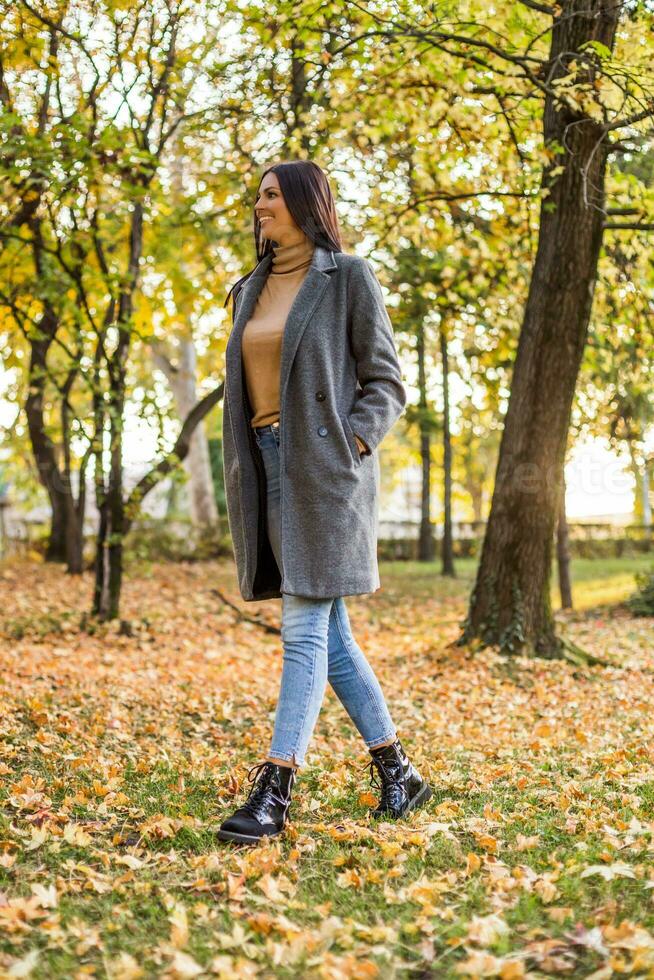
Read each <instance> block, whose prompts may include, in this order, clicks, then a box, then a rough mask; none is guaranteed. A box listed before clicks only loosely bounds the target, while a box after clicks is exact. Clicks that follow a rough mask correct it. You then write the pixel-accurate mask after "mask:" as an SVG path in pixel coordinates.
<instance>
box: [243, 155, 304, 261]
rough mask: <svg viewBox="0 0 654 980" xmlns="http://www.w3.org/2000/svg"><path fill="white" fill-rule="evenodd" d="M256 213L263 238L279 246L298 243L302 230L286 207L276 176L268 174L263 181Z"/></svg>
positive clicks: (256, 201)
mask: <svg viewBox="0 0 654 980" xmlns="http://www.w3.org/2000/svg"><path fill="white" fill-rule="evenodd" d="M254 211H255V214H256V216H257V218H258V219H259V222H260V226H261V235H262V237H263V238H269V239H270V240H271V241H274V242H277V243H278V244H279V245H291V244H293V243H295V242H296V241H298V238H299V236H300V235H301V229H300V228H299V227H298V225H296V224H295V222H294V221H293V218H292V217H291V214H290V212H289V210H288V208H287V207H286V204H285V202H284V198H283V195H282V192H281V189H280V186H279V181H278V180H277V176H276V174H274V173H267V174H266V175H265V177H264V178H263V180H262V181H261V183H260V185H259V191H258V193H257V197H256V200H255V202H254Z"/></svg>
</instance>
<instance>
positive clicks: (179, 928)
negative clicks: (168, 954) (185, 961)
mask: <svg viewBox="0 0 654 980" xmlns="http://www.w3.org/2000/svg"><path fill="white" fill-rule="evenodd" d="M168 921H169V922H170V924H171V930H170V941H171V943H172V944H173V946H175V947H176V949H183V948H184V946H186V945H187V943H188V916H187V914H186V909H185V908H184V906H183V905H180V904H179V903H177V904H176V905H175V906H174V908H173V909H172V911H171V912H170V913H169V915H168Z"/></svg>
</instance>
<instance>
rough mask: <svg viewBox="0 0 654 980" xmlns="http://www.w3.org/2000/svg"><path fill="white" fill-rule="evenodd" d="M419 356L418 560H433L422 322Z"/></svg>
mask: <svg viewBox="0 0 654 980" xmlns="http://www.w3.org/2000/svg"><path fill="white" fill-rule="evenodd" d="M416 353H417V356H418V391H419V402H418V404H419V411H420V414H419V421H418V425H419V430H420V462H421V465H422V485H421V494H420V536H419V538H418V561H433V558H434V537H433V534H432V527H431V427H430V425H429V420H428V418H427V371H426V365H425V331H424V326H423V324H422V322H421V323H420V324H419V326H418V330H417V333H416Z"/></svg>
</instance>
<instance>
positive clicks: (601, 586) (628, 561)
mask: <svg viewBox="0 0 654 980" xmlns="http://www.w3.org/2000/svg"><path fill="white" fill-rule="evenodd" d="M653 566H654V555H652V556H648V555H638V556H635V557H631V558H575V559H573V560H572V562H571V577H572V601H573V606H574V608H575V609H580V610H581V609H591V608H593V607H597V606H603V605H615V604H617V603H620V602H623V601H624V600H625V599H627V598H628V597H629V596H630V595H632V594H633V593H634V592H635V590H636V582H635V575H636V573H637V572H644V571H647V570H648V569H650V568H652V567H653ZM455 568H456V574H457V577H456V579H449V578H444V577H442V576H441V574H440V561H435V562H417V561H407V562H380V576H381V580H382V583H383V585H384V589H383V591H384V593H389V592H394V593H398V594H401V593H403V592H404V593H406V592H409V591H410V592H411V594H413V595H416V596H424V597H430V596H433V595H434V593H437V594H438V595H439V596H442V597H445V598H446V597H462V598H464V597H467V596H468V594H469V592H470V589H471V588H472V586H473V584H474V579H475V574H476V571H477V559H475V558H460V559H458V560H457V561H456V562H455ZM552 605H553V608H554V609H558V608H560V605H561V604H560V598H559V590H558V580H557V575H556V571H553V574H552Z"/></svg>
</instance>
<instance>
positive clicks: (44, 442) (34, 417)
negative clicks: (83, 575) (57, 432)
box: [25, 311, 84, 574]
mask: <svg viewBox="0 0 654 980" xmlns="http://www.w3.org/2000/svg"><path fill="white" fill-rule="evenodd" d="M57 325H58V323H57V320H56V317H55V315H54V313H53V312H50V313H49V312H48V311H46V313H45V315H44V317H43V319H42V320H41V323H40V324H39V328H40V330H41V333H43V334H44V336H43V337H42V338H40V339H36V340H33V341H32V345H31V350H30V364H29V373H28V394H27V398H26V399H25V415H26V416H27V429H28V432H29V436H30V442H31V445H32V452H33V454H34V460H35V462H36V468H37V472H38V476H39V480H40V482H41V483H42V485H43V487H44V488H45V490H46V493H47V494H48V499H49V501H50V514H51V517H50V535H49V539H48V546H47V550H46V554H45V557H46V561H53V562H66V563H67V566H68V569H67V570H68V571H69V572H71V573H73V574H76V573H79V572H81V570H82V567H81V545H80V539H81V527H80V520H83V517H84V514H83V510H82V514H81V515H80V516H79V517H78V511H79V508H78V506H77V504H76V502H75V500H74V497H73V488H72V486H71V481H70V474H69V473H62V472H61V471H60V469H59V466H58V463H57V448H56V446H55V444H54V443H53V441H52V439H51V438H50V436H49V435H48V432H47V427H46V422H45V410H44V401H45V385H46V380H47V356H48V350H49V348H50V346H51V344H52V337H53V336H54V333H55V331H56V329H57Z"/></svg>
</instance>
